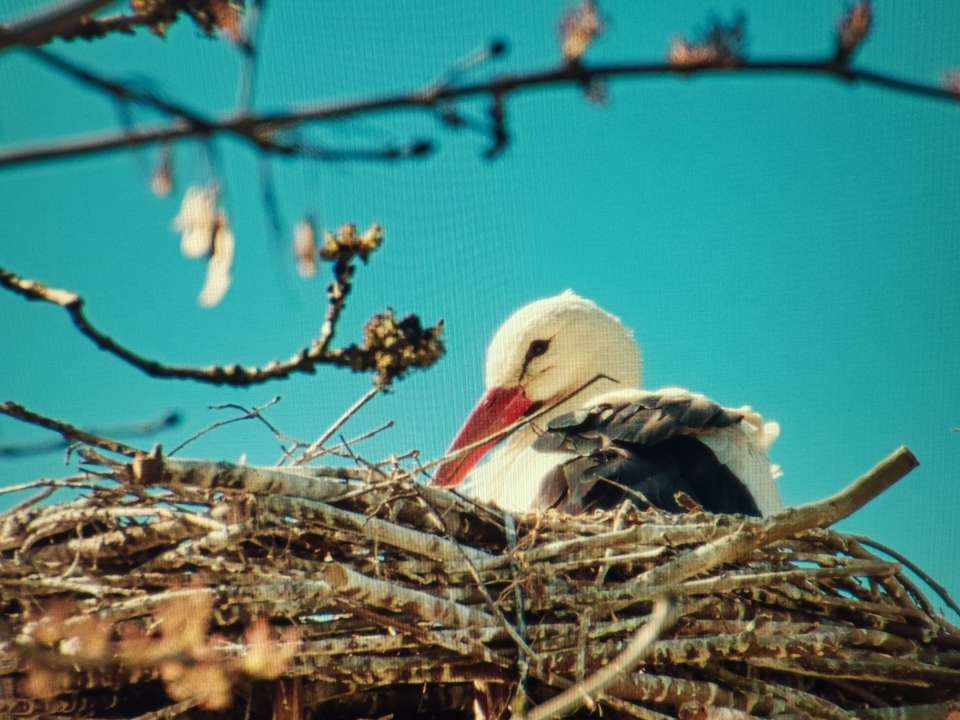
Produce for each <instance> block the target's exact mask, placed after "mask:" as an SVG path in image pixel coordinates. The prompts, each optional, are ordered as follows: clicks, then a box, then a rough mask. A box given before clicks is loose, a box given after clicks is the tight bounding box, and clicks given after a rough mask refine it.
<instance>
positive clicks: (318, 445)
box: [293, 385, 381, 466]
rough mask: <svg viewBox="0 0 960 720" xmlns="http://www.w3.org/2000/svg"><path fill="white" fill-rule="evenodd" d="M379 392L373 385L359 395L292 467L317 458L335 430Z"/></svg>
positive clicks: (378, 388)
mask: <svg viewBox="0 0 960 720" xmlns="http://www.w3.org/2000/svg"><path fill="white" fill-rule="evenodd" d="M380 390H381V388H380V387H378V386H376V385H374V386H373V387H372V388H370V389H369V390H367V391H366V392H365V393H364V394H363V395H361V396H360V398H359V399H358V400H357V401H356V402H355V403H353V405H351V406H350V407H348V408H347V409H346V410H345V411H344V412H343V414H342V415H341V416H340V417H338V418H337V419H336V420H335V421H334V423H333V425H331V426H330V427H328V428H327V429H326V430H324V431H323V433H322V434H321V435H320V437H318V438H317V439H316V440H314V441H313V442H312V443H311V444H310V447H308V448H307V449H306V450H304V451H303V455H301V456H300V457H299V458H297V459H296V460H295V461H294V462H293V464H294V466H296V465H303V464H304V463H308V462H310V461H311V460H313V459H314V458H315V457H317V456H318V455H319V454H320V450H321V449H322V448H323V444H324V443H325V442H326V441H327V440H329V439H330V438H331V437H333V434H334V433H335V432H337V430H339V429H340V428H341V427H343V425H344V423H346V422H347V420H349V419H350V418H352V417H353V416H354V415H356V414H357V412H359V410H360V408H362V407H363V406H364V405H366V404H367V403H368V402H370V401H371V400H373V398H374V396H375V395H376V394H377V393H379V392H380ZM346 444H347V443H344V445H346Z"/></svg>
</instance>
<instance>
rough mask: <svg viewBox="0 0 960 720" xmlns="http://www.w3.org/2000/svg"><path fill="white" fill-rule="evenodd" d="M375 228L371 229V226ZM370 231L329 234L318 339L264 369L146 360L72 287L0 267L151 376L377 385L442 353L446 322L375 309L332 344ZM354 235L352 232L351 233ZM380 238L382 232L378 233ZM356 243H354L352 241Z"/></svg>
mask: <svg viewBox="0 0 960 720" xmlns="http://www.w3.org/2000/svg"><path fill="white" fill-rule="evenodd" d="M371 229H372V228H371ZM370 232H371V231H369V230H368V231H367V233H364V234H362V235H357V234H356V233H355V232H354V231H353V230H352V226H344V227H342V228H341V231H340V235H341V237H337V236H334V235H333V234H332V233H330V234H328V235H329V238H332V240H328V243H333V245H331V246H330V247H331V248H332V249H330V252H332V253H334V255H333V256H331V257H329V258H328V259H332V258H333V257H336V258H337V259H336V263H335V265H334V274H335V278H334V281H333V282H332V283H330V285H329V287H328V289H327V296H328V305H327V314H326V319H325V321H324V324H323V327H322V328H321V331H320V337H319V338H318V339H316V340H314V341H313V342H312V343H311V344H310V346H308V347H306V348H303V349H302V350H300V351H299V352H297V353H296V354H294V355H293V356H292V357H290V358H289V359H287V360H285V361H279V360H274V361H272V362H270V363H268V364H266V365H264V366H262V367H249V366H248V367H245V366H241V365H211V366H208V367H204V368H198V367H189V366H183V365H166V364H163V363H160V362H157V361H156V360H151V359H149V358H145V357H143V356H142V355H138V354H137V353H135V352H133V351H132V350H129V349H127V348H126V347H124V346H123V345H121V344H120V343H118V342H116V341H115V340H113V339H112V338H111V337H109V336H108V335H105V334H104V333H102V332H100V331H99V330H97V328H96V327H94V326H93V325H92V324H91V323H90V321H89V320H88V319H87V317H86V315H85V314H84V312H83V298H81V297H80V296H79V295H77V294H76V293H73V292H70V291H68V290H60V289H57V288H50V287H47V286H46V285H44V284H42V283H39V282H37V281H35V280H30V279H27V278H22V277H20V276H18V275H16V274H14V273H12V272H10V271H9V270H5V269H3V268H0V286H3V287H5V288H7V289H8V290H11V291H13V292H15V293H17V294H18V295H21V296H23V297H25V298H27V299H28V300H42V301H45V302H49V303H53V304H55V305H59V306H60V307H62V308H63V309H64V310H65V311H66V312H67V314H68V315H69V316H70V319H71V320H72V321H73V324H74V325H75V326H76V327H77V329H78V330H79V331H80V332H81V333H82V334H84V335H85V336H87V337H88V338H90V339H91V340H92V341H93V342H94V343H96V345H97V347H99V348H100V349H101V350H105V351H107V352H109V353H111V354H112V355H115V356H116V357H118V358H120V359H121V360H123V361H125V362H127V363H128V364H130V365H132V366H134V367H135V368H137V369H139V370H142V371H143V372H145V373H146V374H147V375H150V376H151V377H158V378H179V379H190V380H197V381H200V382H206V383H211V384H214V385H235V386H241V385H254V384H258V383H262V382H266V381H268V380H274V379H280V378H286V377H289V376H290V375H291V374H293V373H299V372H303V373H313V372H315V370H316V366H317V365H334V366H337V367H348V368H350V369H352V370H354V371H355V372H372V373H374V377H375V381H376V383H377V385H378V386H380V387H385V386H386V385H389V384H390V382H392V381H393V379H395V378H398V377H401V376H402V375H403V374H404V373H405V372H406V371H407V369H409V368H411V367H428V366H430V365H432V364H433V363H434V362H435V361H436V360H437V359H438V358H439V357H440V355H442V354H443V343H442V341H441V340H440V332H441V329H442V327H443V322H442V321H440V322H438V323H437V324H436V325H434V326H433V327H428V328H423V327H422V325H421V323H420V319H419V318H418V317H417V316H416V315H412V314H411V315H408V316H406V317H405V318H403V319H402V320H399V321H398V320H397V319H396V318H395V317H394V314H393V310H391V309H389V308H388V309H387V310H385V311H383V312H380V313H377V314H376V315H374V316H373V317H372V318H370V320H369V321H368V322H367V324H366V326H365V327H364V341H363V343H362V344H360V345H356V344H353V345H348V346H346V347H343V348H333V349H331V348H330V347H329V344H330V341H331V339H332V338H333V332H334V328H335V326H336V323H337V321H338V320H339V318H340V312H341V311H342V309H343V305H344V302H345V300H346V297H347V295H348V294H349V292H350V278H351V276H352V275H353V257H354V256H355V255H360V257H361V258H362V259H364V260H365V259H366V257H367V255H368V254H369V253H370V252H371V251H372V250H373V249H374V248H375V247H376V245H379V240H378V241H377V242H376V244H375V245H374V246H373V247H370V248H368V249H364V248H363V247H361V245H362V243H364V242H372V241H371V240H370V238H369V237H368V233H370ZM351 233H352V234H351ZM378 237H379V235H378ZM351 243H354V245H351Z"/></svg>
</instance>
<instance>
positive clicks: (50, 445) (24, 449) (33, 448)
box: [0, 411, 182, 458]
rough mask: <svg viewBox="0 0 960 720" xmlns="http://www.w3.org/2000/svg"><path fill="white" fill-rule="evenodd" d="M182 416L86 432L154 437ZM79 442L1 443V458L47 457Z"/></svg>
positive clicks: (164, 416) (162, 416)
mask: <svg viewBox="0 0 960 720" xmlns="http://www.w3.org/2000/svg"><path fill="white" fill-rule="evenodd" d="M181 420H182V416H181V415H180V413H179V412H177V411H173V412H165V413H164V414H163V415H161V416H159V417H157V418H154V419H152V420H144V421H142V422H136V423H129V424H124V425H116V426H114V427H109V428H90V429H89V430H85V431H84V432H87V433H89V434H90V435H96V436H100V437H129V436H138V435H153V434H154V433H156V432H159V431H161V430H166V429H168V428H174V427H176V426H177V425H179V424H180V422H181ZM76 442H77V440H71V439H68V438H64V439H63V440H43V441H40V442H24V443H0V458H3V457H9V458H20V457H26V456H29V455H45V454H47V453H51V452H58V451H60V450H64V449H67V448H69V447H71V446H72V445H74V444H75V443H76Z"/></svg>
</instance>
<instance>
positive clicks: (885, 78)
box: [0, 56, 957, 167]
mask: <svg viewBox="0 0 960 720" xmlns="http://www.w3.org/2000/svg"><path fill="white" fill-rule="evenodd" d="M718 73H719V74H722V75H723V76H727V75H731V74H752V75H782V74H790V75H810V76H823V77H828V78H833V79H837V80H841V81H844V82H846V83H849V84H856V83H861V84H865V85H873V86H876V87H880V88H884V89H888V90H892V91H895V92H900V93H903V94H908V95H914V96H918V97H926V98H930V99H936V100H946V101H951V102H956V100H957V93H956V92H955V91H954V90H952V89H944V88H942V87H940V86H939V85H935V84H929V83H922V82H914V81H910V80H905V79H902V78H898V77H895V76H893V75H889V74H885V73H880V72H875V71H872V70H867V69H861V68H857V67H853V66H851V65H849V64H847V63H846V62H845V61H843V60H838V59H837V58H836V57H834V56H831V57H829V58H826V59H814V60H793V59H770V60H743V61H740V62H738V63H737V64H735V65H732V66H731V65H725V64H717V63H716V62H714V61H707V62H699V63H692V64H685V65H682V66H678V65H677V64H676V63H674V62H635V63H617V64H600V65H586V64H583V63H579V62H577V63H570V64H564V65H561V66H560V67H557V68H550V69H546V70H534V71H529V72H525V73H517V74H508V75H498V76H495V77H493V78H491V79H489V80H486V81H482V82H477V83H470V84H465V85H458V86H446V85H444V86H439V87H436V86H433V87H428V88H426V89H417V90H413V91H410V92H406V93H400V94H397V95H388V96H383V97H376V98H362V99H357V100H348V101H340V102H320V103H315V104H313V105H312V106H308V107H307V108H304V109H302V110H289V111H285V112H279V113H265V114H260V115H256V114H250V115H246V114H245V115H241V116H237V115H236V114H230V115H229V116H228V117H220V118H213V119H210V120H209V121H206V122H205V123H204V124H203V125H197V124H195V123H193V122H190V121H188V120H183V119H179V118H178V120H177V121H176V122H173V123H171V124H167V125H158V126H154V127H147V128H140V129H135V130H129V131H124V132H119V133H115V134H105V135H102V136H99V137H92V138H85V139H78V140H67V141H60V142H54V143H50V144H45V145H39V146H35V147H27V148H22V149H13V150H7V151H3V152H0V167H11V166H15V165H20V164H24V163H33V162H40V161H45V160H55V159H60V158H67V157H76V156H81V155H92V154H98V153H103V152H108V151H112V150H119V149H125V148H133V147H140V146H143V145H150V144H156V143H168V142H171V141H174V140H178V139H185V138H191V137H210V136H212V135H216V134H231V135H235V136H239V137H242V138H244V139H247V140H249V141H251V142H253V143H254V144H255V146H256V147H257V148H258V149H260V150H263V151H267V152H281V153H284V154H289V155H301V156H304V157H310V158H313V159H320V160H329V161H337V162H342V161H356V160H363V159H380V160H383V159H387V160H389V159H396V158H401V157H416V156H420V155H423V154H425V153H426V152H429V151H430V150H431V149H432V148H433V147H434V143H433V141H430V140H416V141H413V142H411V143H410V144H409V145H408V146H406V147H400V148H387V149H381V150H374V151H351V150H346V151H342V150H333V149H322V148H311V147H310V146H309V145H307V144H301V145H298V143H297V142H291V141H286V140H284V139H283V138H282V136H280V137H278V133H280V132H281V131H284V130H289V129H291V128H295V127H297V126H300V125H303V124H315V123H323V122H331V121H342V120H344V119H347V118H357V117H364V116H368V115H376V114H380V113H384V112H389V111H396V110H401V109H413V110H420V111H422V112H426V113H429V114H431V115H433V114H437V113H441V114H442V112H443V109H444V108H445V107H447V106H449V105H450V104H451V103H453V102H454V101H456V100H461V99H468V98H472V97H478V96H481V97H488V98H491V108H492V110H491V117H492V119H493V122H492V124H491V128H490V132H491V138H492V144H491V146H490V148H488V150H487V156H488V157H493V156H495V155H497V154H499V152H500V151H501V150H502V149H503V148H504V146H505V144H506V142H507V141H508V138H509V133H508V131H507V129H506V125H505V120H504V109H503V106H504V103H505V98H506V97H507V96H510V95H515V94H518V93H520V92H522V91H527V90H533V89H537V88H543V87H555V86H570V87H576V88H582V87H590V86H591V85H595V84H596V83H600V82H603V81H607V80H612V79H619V78H649V77H675V78H676V77H686V76H692V75H699V74H703V75H714V74H718Z"/></svg>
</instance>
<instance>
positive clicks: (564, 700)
mask: <svg viewBox="0 0 960 720" xmlns="http://www.w3.org/2000/svg"><path fill="white" fill-rule="evenodd" d="M675 610H676V602H675V601H674V600H673V599H671V598H664V599H662V600H658V601H657V603H656V605H654V606H653V612H652V613H651V614H650V620H649V621H648V622H647V624H646V625H644V626H643V627H642V628H640V630H638V631H637V634H636V635H634V636H633V640H631V641H630V644H629V645H628V646H627V648H626V649H625V650H624V651H623V652H622V653H620V654H619V655H618V656H617V657H616V658H614V659H613V660H612V661H611V662H610V663H609V664H608V665H605V666H604V667H603V668H601V669H600V670H597V671H596V672H595V673H593V674H592V675H591V676H590V677H588V678H586V679H585V680H583V681H581V682H578V683H577V684H576V685H573V686H572V687H569V688H567V689H566V690H564V691H563V692H562V693H560V694H559V695H557V696H556V697H553V698H551V699H550V700H548V701H547V702H545V703H543V704H542V705H539V706H538V707H536V708H535V709H534V710H532V711H531V712H530V713H528V714H527V716H526V720H553V718H558V717H562V716H564V715H566V714H568V713H570V712H571V711H572V710H574V709H576V708H577V707H578V706H579V705H580V704H581V703H582V702H583V698H584V697H587V696H590V695H595V694H596V693H599V692H602V691H603V690H604V688H606V687H607V686H609V685H610V684H611V683H613V682H615V681H616V680H617V679H618V678H619V677H620V676H621V675H623V674H624V673H627V672H629V671H630V670H632V669H633V668H634V667H635V666H636V664H637V663H638V662H640V660H641V659H642V658H643V656H644V655H645V654H646V653H647V652H648V651H649V649H650V647H651V646H652V645H653V643H654V642H656V640H657V638H659V637H660V635H661V634H662V633H663V631H664V630H666V629H667V628H668V627H669V626H670V625H671V624H672V623H673V622H674V620H676V618H675V617H674V613H675Z"/></svg>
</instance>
